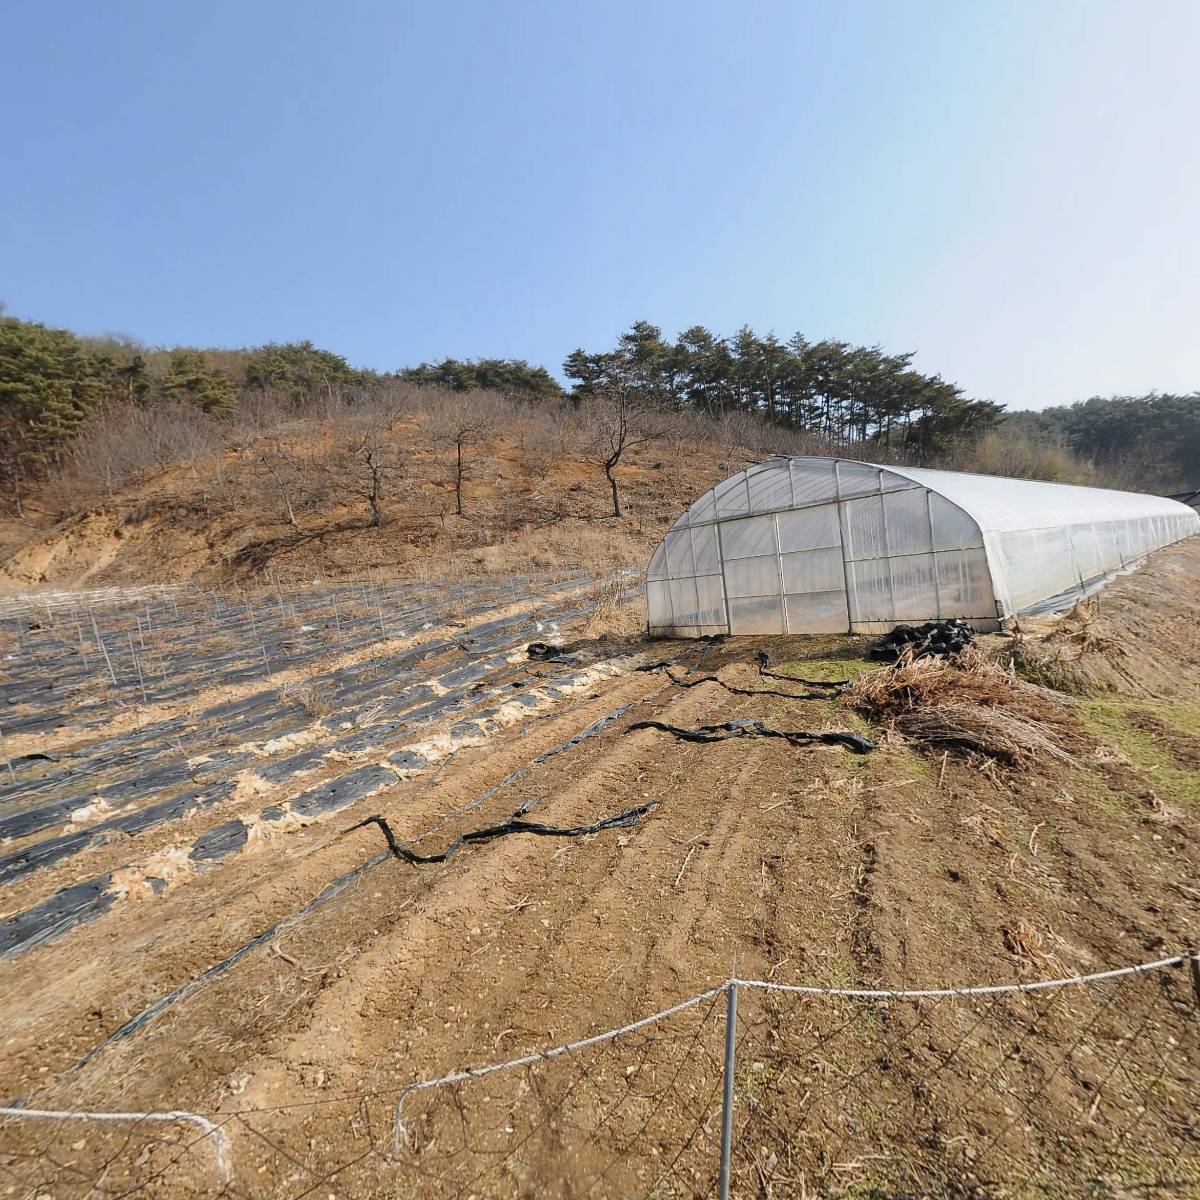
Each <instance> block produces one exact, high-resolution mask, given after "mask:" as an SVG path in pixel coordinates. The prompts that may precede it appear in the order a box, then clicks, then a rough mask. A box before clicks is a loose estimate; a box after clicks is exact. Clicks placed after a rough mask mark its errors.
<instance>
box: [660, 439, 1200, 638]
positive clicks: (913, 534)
mask: <svg viewBox="0 0 1200 1200" xmlns="http://www.w3.org/2000/svg"><path fill="white" fill-rule="evenodd" d="M1198 532H1200V515H1198V514H1197V513H1196V511H1195V510H1194V509H1191V508H1189V507H1188V506H1187V505H1184V504H1180V503H1177V502H1175V501H1172V500H1167V499H1164V498H1162V497H1159V496H1146V495H1142V494H1140V493H1136V492H1114V491H1108V490H1106V489H1102V488H1082V487H1074V486H1071V485H1068V484H1058V483H1039V482H1033V481H1029V480H1022V479H1004V478H1000V477H997V476H990V475H967V474H962V473H959V472H954V471H933V470H925V469H923V468H909V467H877V466H873V465H872V464H870V463H861V462H854V461H851V460H847V459H833V458H807V457H795V458H775V459H771V460H769V461H767V462H763V463H758V464H756V465H754V466H751V467H748V468H747V469H746V470H744V471H739V472H738V473H737V474H736V475H733V476H731V477H730V478H729V479H726V480H723V481H722V482H721V483H718V484H717V485H716V486H715V487H714V488H712V489H711V490H710V491H708V492H706V493H705V494H704V495H702V496H700V497H699V498H698V499H697V500H696V501H695V502H694V503H693V504H692V505H690V506H689V508H688V509H687V511H686V512H684V513H683V514H682V515H681V516H680V517H679V519H678V520H677V521H676V522H675V524H674V525H673V526H672V527H671V529H670V530H669V531H668V532H667V534H666V536H665V537H664V538H663V540H662V542H661V543H660V544H659V546H658V548H657V549H656V550H655V552H654V555H653V557H652V558H651V560H650V565H649V567H648V568H647V571H646V616H647V625H648V628H649V631H650V633H651V634H653V635H657V636H675V637H700V636H703V635H705V634H713V633H735V634H740V633H846V632H856V633H875V632H883V631H886V630H889V629H891V628H892V627H893V626H894V625H896V624H897V623H898V622H902V621H907V622H920V621H930V620H936V619H943V618H949V617H958V618H961V619H963V620H966V621H968V622H970V623H971V624H972V625H974V626H975V627H976V628H979V629H994V628H996V627H997V626H998V624H999V622H1000V621H1001V620H1002V619H1003V618H1005V617H1010V616H1015V615H1018V614H1021V613H1028V612H1046V611H1053V610H1054V609H1056V608H1063V607H1066V606H1068V605H1069V604H1072V603H1074V602H1075V601H1076V600H1078V599H1080V598H1081V597H1082V596H1086V595H1088V594H1090V593H1091V592H1093V591H1095V590H1096V589H1097V588H1098V587H1100V586H1102V585H1103V584H1104V582H1106V581H1107V580H1108V579H1111V578H1112V577H1113V575H1115V574H1117V573H1119V572H1121V571H1124V570H1128V569H1130V568H1132V567H1133V566H1135V565H1136V564H1137V563H1138V562H1139V561H1140V560H1141V559H1142V558H1144V557H1145V555H1146V554H1148V553H1149V552H1150V551H1151V550H1155V549H1157V548H1158V547H1160V546H1165V545H1168V544H1170V543H1171V542H1175V541H1179V540H1180V539H1182V538H1185V537H1189V536H1191V535H1193V534H1195V533H1198Z"/></svg>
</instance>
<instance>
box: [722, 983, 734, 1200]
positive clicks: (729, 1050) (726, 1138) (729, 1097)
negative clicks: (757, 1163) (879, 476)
mask: <svg viewBox="0 0 1200 1200" xmlns="http://www.w3.org/2000/svg"><path fill="white" fill-rule="evenodd" d="M725 1001H726V1007H725V1092H724V1096H723V1098H722V1101H721V1186H720V1195H721V1200H729V1157H730V1154H731V1152H732V1149H733V1067H734V1058H735V1054H736V1049H737V980H736V979H731V980H730V981H729V986H728V987H727V988H726V990H725Z"/></svg>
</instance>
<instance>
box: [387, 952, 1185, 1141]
mask: <svg viewBox="0 0 1200 1200" xmlns="http://www.w3.org/2000/svg"><path fill="white" fill-rule="evenodd" d="M1193 953H1194V952H1191V951H1189V952H1185V953H1183V954H1173V955H1171V956H1170V957H1169V958H1159V959H1155V960H1154V961H1153V962H1148V963H1135V964H1133V965H1131V966H1127V967H1114V968H1112V969H1111V970H1108V971H1097V972H1095V973H1093V974H1090V975H1071V976H1067V977H1066V978H1064V979H1041V980H1036V981H1034V982H1031V983H1000V984H983V985H977V986H971V987H961V988H822V987H813V986H807V985H800V984H791V983H772V982H770V981H769V980H765V979H739V978H738V977H737V976H730V977H729V978H728V979H725V980H723V981H722V982H721V983H719V984H717V985H716V986H715V987H711V988H708V989H707V990H705V991H703V992H699V993H697V994H696V995H695V996H689V997H688V998H687V999H685V1000H681V1001H680V1002H679V1003H678V1004H675V1005H672V1006H671V1007H670V1008H664V1009H662V1010H661V1011H660V1012H656V1013H652V1014H651V1015H650V1016H648V1017H641V1018H639V1019H638V1020H636V1021H631V1022H629V1024H627V1025H619V1026H617V1027H616V1028H615V1029H606V1030H605V1031H604V1032H603V1033H594V1034H591V1035H590V1036H588V1037H585V1038H580V1039H577V1040H575V1041H571V1042H563V1043H561V1044H560V1045H557V1046H551V1047H548V1048H547V1049H545V1050H535V1051H533V1052H531V1053H529V1054H523V1055H521V1057H520V1058H512V1059H509V1060H508V1061H507V1062H499V1063H489V1064H488V1065H487V1066H483V1067H466V1068H464V1069H462V1070H459V1071H454V1072H452V1073H450V1074H449V1075H441V1076H438V1077H437V1078H436V1079H423V1080H421V1081H420V1082H418V1083H411V1084H409V1085H408V1087H406V1088H404V1089H403V1090H402V1091H401V1092H400V1094H399V1096H398V1097H397V1100H396V1116H395V1129H394V1144H395V1148H396V1150H397V1152H399V1151H400V1150H401V1149H402V1147H403V1146H404V1144H405V1142H406V1141H407V1138H408V1130H407V1129H406V1128H405V1125H404V1122H403V1119H402V1116H401V1114H402V1110H403V1107H404V1102H405V1100H406V1099H407V1098H408V1097H409V1096H411V1095H413V1094H414V1093H416V1092H421V1091H425V1090H427V1089H429V1088H436V1087H440V1086H442V1085H449V1084H454V1083H462V1082H464V1081H465V1080H468V1079H482V1078H484V1077H485V1076H487V1075H492V1074H495V1073H496V1072H497V1071H507V1070H511V1069H512V1068H515V1067H527V1066H530V1065H532V1064H534V1063H539V1062H548V1061H550V1060H551V1059H555V1058H559V1057H561V1056H562V1055H564V1054H570V1053H572V1052H574V1051H577V1050H585V1049H587V1048H588V1047H589V1046H597V1045H600V1044H601V1043H604V1042H610V1041H613V1040H614V1039H616V1038H619V1037H622V1036H623V1035H625V1034H627V1033H633V1032H635V1031H636V1030H638V1029H643V1028H645V1026H647V1025H652V1024H655V1023H656V1022H658V1021H662V1020H665V1019H666V1018H668V1017H673V1016H675V1015H676V1014H677V1013H681V1012H685V1011H686V1010H687V1009H689V1008H692V1007H694V1006H695V1005H697V1004H702V1003H703V1002H704V1001H705V1000H711V999H712V998H713V997H714V996H718V995H720V994H721V993H722V992H724V991H725V990H727V989H728V988H731V987H739V988H740V987H744V988H757V989H758V990H760V991H772V992H787V993H790V994H792V995H803V996H825V997H831V998H833V997H839V998H843V999H857V1000H923V999H934V998H943V999H950V998H953V997H959V996H999V995H1004V994H1006V993H1019V992H1038V991H1046V990H1049V989H1053V988H1066V987H1080V986H1085V985H1087V984H1093V983H1101V982H1103V981H1105V980H1109V979H1120V978H1123V977H1126V976H1130V975H1142V974H1146V973H1147V972H1150V971H1159V970H1163V969H1165V968H1167V967H1177V966H1179V965H1181V964H1182V963H1185V962H1187V961H1188V960H1189V959H1191V958H1192V957H1193Z"/></svg>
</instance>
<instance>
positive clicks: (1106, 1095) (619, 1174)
mask: <svg viewBox="0 0 1200 1200" xmlns="http://www.w3.org/2000/svg"><path fill="white" fill-rule="evenodd" d="M1190 960H1191V955H1190V954H1182V955H1174V956H1171V957H1167V958H1161V959H1158V960H1156V961H1155V962H1151V963H1143V964H1138V965H1136V966H1130V967H1122V968H1117V969H1115V970H1110V971H1102V972H1097V973H1094V974H1091V975H1077V976H1071V977H1069V978H1064V979H1050V980H1037V981H1031V982H1026V983H1015V984H1003V985H988V986H981V987H970V988H923V989H867V988H817V987H810V986H807V985H798V984H787V983H774V982H772V981H768V980H756V979H750V980H741V979H736V978H735V979H730V980H726V981H724V982H723V983H722V984H720V985H719V986H717V987H713V988H708V989H706V990H704V991H702V992H700V993H698V994H697V995H695V996H691V997H688V998H686V999H684V1000H682V1001H680V1002H679V1003H677V1004H674V1005H672V1006H670V1007H668V1008H665V1009H663V1010H661V1011H659V1012H656V1013H653V1014H651V1015H650V1016H647V1017H642V1018H639V1019H638V1020H635V1021H631V1022H629V1023H627V1024H625V1025H621V1026H618V1027H616V1028H614V1029H610V1030H606V1031H603V1032H601V1033H595V1034H591V1035H588V1036H586V1037H582V1038H577V1039H574V1040H572V1041H569V1042H563V1043H561V1044H559V1045H557V1046H552V1047H548V1048H545V1049H542V1050H538V1051H533V1052H530V1053H527V1054H524V1055H521V1056H518V1057H515V1058H512V1059H509V1060H506V1061H504V1062H496V1063H488V1064H484V1065H481V1066H474V1067H469V1068H464V1069H461V1070H457V1071H453V1072H450V1073H447V1074H444V1075H440V1076H437V1077H434V1078H429V1079H423V1080H418V1081H416V1082H414V1083H411V1084H408V1085H407V1086H402V1087H386V1086H380V1087H377V1088H375V1089H373V1090H371V1091H360V1092H347V1093H344V1094H339V1095H335V1096H328V1095H326V1096H321V1097H319V1098H315V1099H313V1100H312V1101H307V1102H305V1101H298V1102H295V1103H292V1104H285V1105H278V1106H271V1107H262V1108H231V1109H230V1110H228V1111H216V1112H211V1113H208V1114H207V1115H203V1114H201V1113H197V1112H184V1111H175V1110H172V1111H169V1112H147V1113H92V1114H88V1113H74V1112H71V1111H70V1110H30V1109H14V1108H8V1109H0V1166H3V1167H5V1168H6V1169H7V1171H8V1172H9V1173H11V1174H12V1175H13V1176H14V1178H16V1179H18V1180H19V1181H20V1182H21V1184H22V1185H23V1186H24V1187H26V1188H27V1189H28V1191H29V1194H31V1195H37V1194H38V1193H39V1191H41V1192H44V1193H46V1194H50V1195H54V1196H55V1197H59V1196H62V1197H71V1198H73V1197H79V1198H80V1200H83V1198H84V1197H102V1198H103V1200H120V1198H121V1197H125V1196H134V1195H162V1196H171V1197H175V1196H183V1197H187V1196H214V1195H215V1196H222V1197H224V1196H229V1197H254V1198H255V1200H260V1198H261V1200H268V1198H270V1200H303V1198H307V1197H311V1196H322V1197H323V1196H325V1195H328V1194H331V1193H332V1194H335V1195H359V1194H362V1195H374V1194H403V1195H405V1196H414V1197H430V1198H435V1197H436V1198H441V1197H461V1198H463V1200H466V1198H468V1197H476V1198H477V1200H483V1198H484V1197H506V1196H513V1197H516V1196H524V1195H530V1194H554V1195H564V1196H571V1197H588V1196H596V1197H604V1196H613V1195H622V1196H646V1197H672V1198H675V1197H703V1196H710V1195H716V1194H717V1190H718V1176H719V1172H720V1163H721V1116H722V1114H721V1108H722V1103H721V1093H722V1088H723V1081H724V1068H725V1063H724V1043H725V1028H724V1026H725V1014H724V1009H725V1000H726V995H727V993H728V991H729V989H730V988H731V987H736V989H737V990H738V992H739V993H740V996H741V1000H740V1003H739V1005H738V1015H737V1027H736V1029H735V1030H734V1046H735V1059H734V1062H735V1066H734V1083H733V1096H734V1108H733V1119H734V1123H733V1132H734V1136H733V1142H732V1155H731V1162H730V1179H731V1195H734V1196H747V1197H749V1196H753V1197H755V1198H756V1200H773V1198H782V1197H785V1196H786V1197H792V1196H814V1197H815V1196H831V1197H841V1196H845V1197H847V1198H849V1197H852V1196H861V1195H879V1196H894V1195H914V1196H916V1195H943V1194H951V1193H953V1194H962V1195H980V1196H982V1195H993V1194H1000V1193H1003V1194H1016V1195H1024V1194H1030V1195H1037V1194H1042V1193H1043V1192H1044V1191H1046V1190H1047V1189H1057V1191H1056V1192H1055V1194H1058V1195H1062V1196H1066V1197H1073V1196H1077V1195H1078V1196H1081V1197H1082V1196H1089V1197H1096V1198H1099V1197H1102V1196H1103V1197H1113V1196H1117V1195H1129V1196H1133V1195H1138V1196H1156V1197H1163V1198H1164V1200H1165V1198H1166V1197H1176V1196H1186V1195H1200V1130H1198V1129H1197V1125H1196V1121H1195V1116H1194V1112H1193V1109H1194V1103H1193V1096H1194V1095H1195V1093H1196V1088H1197V1083H1198V1082H1200V1021H1198V1020H1197V1016H1198V1013H1197V997H1196V996H1194V995H1193V994H1192V987H1191V983H1190V980H1189V978H1188V975H1187V972H1186V971H1182V972H1181V971H1178V970H1172V969H1171V968H1178V967H1180V966H1182V965H1185V964H1186V965H1188V966H1190V965H1191V961H1190ZM381 1082H382V1081H381ZM88 1117H94V1118H96V1120H95V1121H94V1122H93V1123H92V1125H90V1126H89V1133H88V1135H87V1137H85V1138H79V1137H78V1136H77V1135H73V1134H71V1133H69V1132H67V1130H68V1128H69V1127H70V1125H71V1124H72V1123H74V1124H75V1125H76V1128H78V1126H79V1125H80V1124H81V1123H83V1122H84V1119H85V1118H88ZM58 1118H61V1119H58ZM35 1126H38V1127H42V1128H44V1127H48V1129H47V1130H46V1131H45V1132H40V1133H38V1134H34V1133H33V1129H34V1127H35ZM21 1130H24V1131H25V1136H24V1137H22V1136H21V1135H20V1132H19V1131H21ZM214 1150H216V1151H217V1152H218V1153H217V1155H216V1156H214V1153H213V1151H214ZM226 1154H231V1156H232V1159H233V1162H232V1166H233V1168H234V1172H233V1173H232V1174H231V1173H229V1172H228V1167H229V1165H230V1164H229V1159H228V1158H226V1157H223V1156H224V1155H226Z"/></svg>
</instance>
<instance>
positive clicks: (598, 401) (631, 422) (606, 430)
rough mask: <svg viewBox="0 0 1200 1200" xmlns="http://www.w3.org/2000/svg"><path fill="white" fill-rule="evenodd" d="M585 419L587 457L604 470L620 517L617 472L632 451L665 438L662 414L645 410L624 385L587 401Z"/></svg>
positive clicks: (615, 513) (583, 415)
mask: <svg viewBox="0 0 1200 1200" xmlns="http://www.w3.org/2000/svg"><path fill="white" fill-rule="evenodd" d="M581 415H582V417H583V420H584V423H585V428H586V431H587V433H586V443H585V444H586V454H587V457H588V458H590V459H591V460H592V461H593V462H595V463H598V464H599V465H600V466H601V467H602V468H603V470H604V477H605V478H606V479H607V480H608V486H609V488H611V490H612V506H613V513H612V515H613V516H614V517H620V516H622V512H621V496H620V493H619V492H618V490H617V477H616V476H615V475H614V474H613V472H614V471H615V470H616V469H617V467H618V466H620V464H621V459H622V458H623V457H624V456H625V454H626V453H628V451H630V450H632V449H633V448H634V447H635V446H644V445H646V444H648V443H649V442H655V441H658V439H659V438H661V437H662V436H663V432H664V427H665V423H664V421H663V420H662V414H660V413H656V412H654V411H653V410H651V409H648V408H646V407H644V406H643V405H642V404H640V403H639V401H638V398H637V396H636V394H635V393H634V391H633V389H632V388H630V387H627V386H625V385H620V386H617V387H613V388H609V389H607V390H606V391H604V392H602V393H600V394H599V395H597V396H594V397H593V398H592V399H590V400H588V401H586V403H585V404H584V406H583V408H582V410H581Z"/></svg>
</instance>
